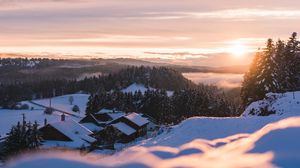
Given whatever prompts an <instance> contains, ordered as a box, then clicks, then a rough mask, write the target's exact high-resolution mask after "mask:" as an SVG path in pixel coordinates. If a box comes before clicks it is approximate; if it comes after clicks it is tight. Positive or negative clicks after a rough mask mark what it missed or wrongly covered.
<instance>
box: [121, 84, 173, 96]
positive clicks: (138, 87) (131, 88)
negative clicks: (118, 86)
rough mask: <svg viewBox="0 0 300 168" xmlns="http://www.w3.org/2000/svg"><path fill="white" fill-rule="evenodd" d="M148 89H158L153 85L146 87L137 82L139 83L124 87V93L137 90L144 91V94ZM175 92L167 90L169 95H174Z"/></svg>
mask: <svg viewBox="0 0 300 168" xmlns="http://www.w3.org/2000/svg"><path fill="white" fill-rule="evenodd" d="M147 90H153V91H154V90H156V89H155V88H152V87H146V86H145V85H143V84H137V83H133V84H131V85H130V86H128V87H127V88H124V89H122V92H123V93H130V92H131V93H135V92H137V91H140V92H142V94H144V93H145V92H146V91H147ZM173 93H174V91H167V95H168V96H172V95H173Z"/></svg>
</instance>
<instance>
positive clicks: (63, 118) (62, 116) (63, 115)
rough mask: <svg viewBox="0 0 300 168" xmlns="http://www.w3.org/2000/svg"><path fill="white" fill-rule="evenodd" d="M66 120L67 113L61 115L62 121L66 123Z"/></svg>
mask: <svg viewBox="0 0 300 168" xmlns="http://www.w3.org/2000/svg"><path fill="white" fill-rule="evenodd" d="M65 120H66V116H65V113H63V114H62V115H61V121H65Z"/></svg>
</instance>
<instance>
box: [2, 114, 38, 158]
mask: <svg viewBox="0 0 300 168" xmlns="http://www.w3.org/2000/svg"><path fill="white" fill-rule="evenodd" d="M41 141H42V138H41V134H40V132H39V130H38V124H37V122H35V123H34V124H32V123H31V122H29V123H28V122H26V121H25V118H24V119H23V122H22V124H21V123H20V122H18V124H17V125H16V126H13V127H12V128H11V130H10V132H9V133H8V134H7V138H6V140H5V142H4V145H3V146H4V147H3V150H2V151H1V155H2V157H3V158H8V157H10V156H13V155H17V154H19V153H20V152H23V151H26V150H32V149H37V148H38V147H39V146H40V145H41Z"/></svg>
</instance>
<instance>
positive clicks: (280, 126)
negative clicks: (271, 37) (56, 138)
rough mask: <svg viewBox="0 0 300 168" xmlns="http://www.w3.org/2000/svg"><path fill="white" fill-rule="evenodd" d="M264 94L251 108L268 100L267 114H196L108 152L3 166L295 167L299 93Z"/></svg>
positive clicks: (299, 146) (299, 147)
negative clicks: (133, 142)
mask: <svg viewBox="0 0 300 168" xmlns="http://www.w3.org/2000/svg"><path fill="white" fill-rule="evenodd" d="M271 95H273V96H271ZM274 95H275V97H274ZM268 96H269V97H270V98H268V99H266V100H262V101H258V102H254V103H252V104H251V105H250V106H249V108H250V107H251V108H257V109H260V106H261V105H264V104H266V103H267V104H269V107H270V108H272V109H273V110H275V111H276V114H274V115H271V116H267V117H262V116H249V115H247V114H248V113H247V110H246V111H245V113H244V115H243V116H241V117H236V118H206V117H194V118H190V119H188V120H185V121H183V122H182V123H181V124H179V125H177V126H174V127H172V128H170V129H168V131H165V132H163V133H162V134H160V135H158V136H157V137H154V138H151V139H147V140H144V141H141V142H140V143H138V144H137V145H135V146H133V147H130V148H128V149H125V150H123V151H121V152H118V153H116V154H114V155H112V156H105V157H104V156H103V155H98V154H87V155H84V156H83V155H81V154H80V153H79V152H70V151H67V152H61V151H59V152H58V151H53V152H49V153H43V154H40V153H37V154H33V155H30V156H29V155H26V156H24V157H21V158H20V159H19V161H18V162H17V163H16V162H14V163H10V164H9V165H7V166H8V167H10V168H36V167H43V168H48V167H49V168H50V167H51V168H52V167H53V166H55V167H56V168H59V167H72V168H77V167H78V168H79V167H84V168H95V167H126V168H127V167H137V168H140V167H205V168H206V167H212V168H214V167H215V168H219V167H230V168H235V167H299V166H300V134H299V132H300V115H299V111H298V110H299V109H300V105H299V103H298V101H297V99H298V100H300V92H295V97H296V99H293V94H292V93H286V94H280V95H279V94H271V93H270V94H268ZM271 97H272V98H271ZM260 102H264V103H260Z"/></svg>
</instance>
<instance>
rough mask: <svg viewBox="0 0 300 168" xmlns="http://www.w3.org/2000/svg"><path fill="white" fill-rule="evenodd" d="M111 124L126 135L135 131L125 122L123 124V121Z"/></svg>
mask: <svg viewBox="0 0 300 168" xmlns="http://www.w3.org/2000/svg"><path fill="white" fill-rule="evenodd" d="M112 126H113V127H115V128H117V129H118V130H119V131H121V132H123V133H124V134H126V135H131V134H133V133H135V132H136V131H135V129H133V128H131V127H130V126H128V125H127V124H125V123H123V122H118V123H116V124H112Z"/></svg>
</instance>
